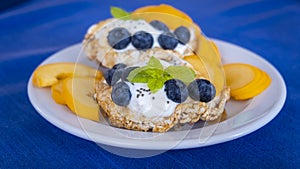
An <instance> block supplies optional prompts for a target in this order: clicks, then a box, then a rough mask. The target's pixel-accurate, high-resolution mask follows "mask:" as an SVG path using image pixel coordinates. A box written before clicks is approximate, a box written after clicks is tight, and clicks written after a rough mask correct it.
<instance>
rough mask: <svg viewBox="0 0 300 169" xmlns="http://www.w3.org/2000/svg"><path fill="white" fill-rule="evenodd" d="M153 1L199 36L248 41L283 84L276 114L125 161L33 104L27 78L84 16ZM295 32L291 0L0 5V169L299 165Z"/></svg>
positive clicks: (297, 13)
mask: <svg viewBox="0 0 300 169" xmlns="http://www.w3.org/2000/svg"><path fill="white" fill-rule="evenodd" d="M0 2H2V1H0ZM160 3H168V4H172V5H173V6H175V7H177V8H179V9H181V10H183V11H185V12H186V13H187V14H189V15H190V16H191V17H192V18H193V19H194V21H195V22H196V23H198V24H199V25H201V28H202V29H203V31H204V32H205V33H206V35H207V36H209V37H213V38H218V39H222V40H225V41H228V42H232V43H235V44H238V45H240V46H243V47H245V48H248V49H250V50H252V51H254V52H256V53H258V54H259V55H261V56H263V57H264V58H265V59H267V60H268V61H269V62H270V63H272V64H273V65H274V66H275V67H276V68H277V69H278V70H279V71H280V72H281V74H282V75H283V77H284V79H285V81H286V84H287V92H288V95H287V100H286V103H285V105H284V107H283V109H282V110H281V112H280V113H279V115H278V116H277V117H276V118H275V119H274V120H272V121H271V122H270V123H268V124H267V125H266V126H264V127H263V128H261V129H259V130H257V131H256V132H253V133H251V134H249V135H247V136H245V137H242V138H239V139H236V140H233V141H229V142H226V143H222V144H218V145H214V146H209V147H204V148H194V149H187V150H175V151H168V152H165V153H163V154H160V155H158V156H154V157H150V158H143V159H130V158H125V157H120V156H116V155H113V154H111V153H109V152H107V151H105V150H103V149H101V148H100V147H99V146H97V145H96V144H95V143H93V142H90V141H86V140H83V139H81V138H78V137H76V136H73V135H71V134H68V133H66V132H64V131H62V130H60V129H58V128H57V127H55V126H54V125H52V124H50V123H49V122H47V121H46V120H45V119H44V118H42V117H41V116H40V115H39V114H38V113H37V112H36V110H35V109H34V108H33V106H32V105H31V104H30V101H29V99H28V96H27V82H28V79H29V77H30V75H31V73H32V72H33V70H34V69H35V68H36V67H37V66H38V65H39V64H40V63H41V62H42V61H43V60H44V59H46V58H47V57H49V56H50V55H51V54H53V53H55V52H57V51H58V50H60V49H63V48H65V47H68V46H69V45H72V44H75V43H79V42H81V40H82V38H83V36H84V34H85V32H86V30H87V28H88V27H89V26H90V25H91V24H93V23H96V22H98V21H99V20H103V19H105V18H108V17H110V13H109V7H110V6H120V7H122V8H124V9H127V10H128V11H132V10H134V9H136V8H138V7H140V6H144V5H149V4H160ZM299 40H300V1H297V0H273V1H271V0H269V1H268V0H256V1H254V0H240V1H237V0H228V1H222V0H211V1H199V0H188V1H172V0H167V1H162V0H152V1H141V0H107V1H100V0H98V1H96V0H64V1H61V0H51V1H34V0H32V1H26V2H23V3H21V4H19V5H17V6H14V7H11V8H8V9H5V10H2V11H0V138H1V139H0V168H124V169H125V168H299V166H300V111H299V110H298V109H297V101H299V100H300V92H299V91H300V90H299V86H300V80H299V77H300V71H299V69H300V64H299V63H300V54H299V53H300V52H299V51H300V41H299ZM274 99H277V98H274ZM298 104H299V103H298Z"/></svg>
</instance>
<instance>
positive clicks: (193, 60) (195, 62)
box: [183, 55, 209, 79]
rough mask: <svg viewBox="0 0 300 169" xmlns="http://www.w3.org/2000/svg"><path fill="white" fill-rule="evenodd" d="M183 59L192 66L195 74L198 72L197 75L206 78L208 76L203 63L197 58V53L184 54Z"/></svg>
mask: <svg viewBox="0 0 300 169" xmlns="http://www.w3.org/2000/svg"><path fill="white" fill-rule="evenodd" d="M183 60H185V61H187V62H189V64H191V65H192V66H193V68H194V70H195V71H197V73H196V74H199V76H202V77H204V78H206V79H208V78H209V76H208V72H207V70H206V68H205V66H204V64H203V62H202V61H201V60H200V59H199V57H198V56H197V55H189V56H185V57H184V58H183Z"/></svg>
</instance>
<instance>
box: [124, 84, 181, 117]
mask: <svg viewBox="0 0 300 169" xmlns="http://www.w3.org/2000/svg"><path fill="white" fill-rule="evenodd" d="M126 83H127V85H128V86H129V87H130V92H131V100H130V103H129V105H128V106H127V107H128V108H129V109H130V110H131V111H132V112H134V113H140V114H142V115H144V116H145V117H169V116H171V115H172V113H173V112H174V110H175V108H176V106H177V105H178V103H175V102H173V101H172V100H170V99H168V98H167V95H166V92H165V91H164V87H163V88H161V89H160V90H159V91H157V92H155V93H152V92H151V91H150V89H149V88H148V87H147V84H146V83H130V82H126Z"/></svg>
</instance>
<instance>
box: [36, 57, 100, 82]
mask: <svg viewBox="0 0 300 169" xmlns="http://www.w3.org/2000/svg"><path fill="white" fill-rule="evenodd" d="M73 76H77V77H85V76H87V77H94V78H99V79H100V78H102V74H101V72H99V71H97V70H96V69H93V68H91V67H89V66H86V65H83V64H79V63H71V62H61V63H52V64H47V65H42V66H40V67H38V68H37V69H36V70H35V71H34V73H33V79H32V82H33V84H34V85H35V86H37V87H48V86H52V85H54V84H56V83H57V82H58V81H59V80H60V79H64V78H67V77H73Z"/></svg>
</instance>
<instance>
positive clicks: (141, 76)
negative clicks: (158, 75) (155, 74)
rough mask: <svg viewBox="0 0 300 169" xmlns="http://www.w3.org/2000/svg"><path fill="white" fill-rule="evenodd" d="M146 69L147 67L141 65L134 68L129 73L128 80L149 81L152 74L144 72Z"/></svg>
mask: <svg viewBox="0 0 300 169" xmlns="http://www.w3.org/2000/svg"><path fill="white" fill-rule="evenodd" d="M146 69H147V67H139V68H136V69H134V70H133V71H131V72H130V73H129V75H128V77H127V80H128V81H130V82H140V83H147V82H148V79H149V78H151V76H150V75H148V74H147V73H145V72H144V70H146Z"/></svg>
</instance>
